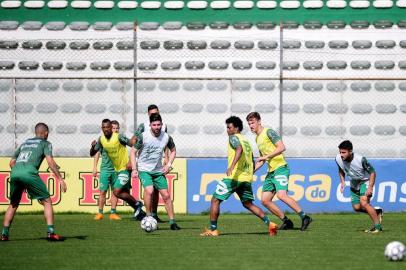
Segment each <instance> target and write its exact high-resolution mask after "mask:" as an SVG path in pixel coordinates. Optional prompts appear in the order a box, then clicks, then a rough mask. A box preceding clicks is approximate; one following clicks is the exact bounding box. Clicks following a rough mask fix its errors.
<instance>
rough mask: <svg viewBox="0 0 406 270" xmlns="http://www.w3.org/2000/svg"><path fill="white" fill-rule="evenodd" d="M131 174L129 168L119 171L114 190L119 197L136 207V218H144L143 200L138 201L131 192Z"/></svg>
mask: <svg viewBox="0 0 406 270" xmlns="http://www.w3.org/2000/svg"><path fill="white" fill-rule="evenodd" d="M130 188H131V183H130V175H129V173H128V171H127V170H123V171H120V172H118V173H117V175H116V178H115V181H114V190H113V193H114V195H116V197H117V198H119V199H122V200H123V201H125V202H126V203H128V205H129V206H131V208H133V209H134V218H136V219H142V218H143V217H144V216H145V212H144V211H143V210H142V206H143V204H142V202H140V201H137V200H136V199H135V198H134V197H133V196H132V195H131V194H130Z"/></svg>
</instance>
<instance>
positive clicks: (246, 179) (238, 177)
mask: <svg viewBox="0 0 406 270" xmlns="http://www.w3.org/2000/svg"><path fill="white" fill-rule="evenodd" d="M226 125H227V134H228V136H229V143H228V166H227V171H226V175H227V176H226V177H225V178H224V179H223V180H222V181H220V182H219V183H218V184H217V187H216V191H215V192H214V194H213V197H212V199H211V205H210V227H209V228H208V229H206V230H205V231H204V232H202V233H201V234H200V235H201V236H219V235H220V233H219V231H218V230H217V220H218V217H219V215H220V204H221V203H222V202H223V201H225V200H227V199H228V198H229V197H230V196H231V195H232V194H233V193H234V192H236V193H237V195H238V197H239V198H240V200H241V203H242V205H243V206H244V207H245V208H246V209H248V210H249V211H250V212H251V213H253V214H254V215H256V216H257V217H259V218H260V219H262V221H263V222H264V223H265V224H266V225H267V226H268V230H269V235H270V236H274V235H276V233H277V228H278V227H277V226H276V224H275V223H273V222H271V221H270V220H269V218H268V217H267V216H266V214H265V213H264V211H262V210H261V208H259V207H258V206H256V205H255V204H253V200H254V194H253V192H252V185H251V183H252V181H253V174H254V162H253V159H254V157H253V154H252V147H251V145H250V143H249V142H248V140H247V139H246V138H245V137H244V136H242V135H241V134H240V132H241V131H242V129H243V124H242V121H241V119H240V118H238V117H236V116H231V117H229V118H228V119H227V120H226Z"/></svg>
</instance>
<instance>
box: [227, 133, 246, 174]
mask: <svg viewBox="0 0 406 270" xmlns="http://www.w3.org/2000/svg"><path fill="white" fill-rule="evenodd" d="M229 144H230V145H231V147H232V148H233V149H235V155H234V158H233V161H232V162H231V164H230V167H229V168H227V172H226V174H227V176H230V175H231V173H232V172H233V170H234V167H235V165H236V164H237V162H238V160H240V158H241V155H242V151H243V149H242V145H241V143H240V140H238V138H237V136H233V135H232V136H230V138H229Z"/></svg>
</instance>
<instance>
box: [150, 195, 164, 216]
mask: <svg viewBox="0 0 406 270" xmlns="http://www.w3.org/2000/svg"><path fill="white" fill-rule="evenodd" d="M158 204H159V190H157V189H154V193H153V195H152V216H153V217H154V218H155V219H156V221H157V222H158V223H162V222H163V221H162V220H161V219H160V218H159V217H158Z"/></svg>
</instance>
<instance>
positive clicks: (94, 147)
mask: <svg viewBox="0 0 406 270" xmlns="http://www.w3.org/2000/svg"><path fill="white" fill-rule="evenodd" d="M98 145H100V138H99V139H98V140H97V141H96V140H93V141H92V144H91V146H90V153H89V154H90V156H91V157H93V156H94V155H96V153H97V152H98V149H97V147H98Z"/></svg>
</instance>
